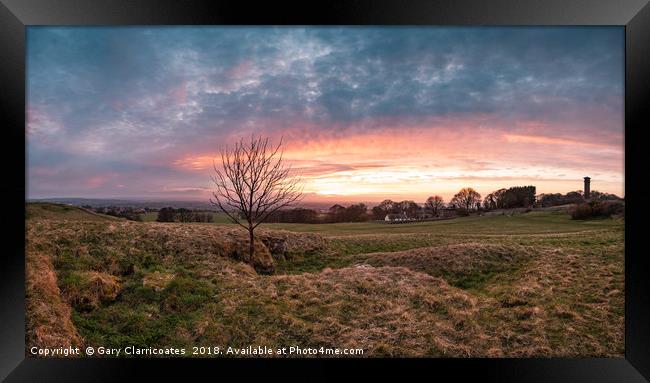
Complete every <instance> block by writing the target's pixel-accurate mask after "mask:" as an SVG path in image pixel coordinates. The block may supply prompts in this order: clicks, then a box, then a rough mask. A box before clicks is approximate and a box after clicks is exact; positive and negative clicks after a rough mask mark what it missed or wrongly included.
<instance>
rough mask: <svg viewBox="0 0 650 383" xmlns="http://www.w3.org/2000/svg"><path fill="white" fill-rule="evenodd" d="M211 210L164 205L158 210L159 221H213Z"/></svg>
mask: <svg viewBox="0 0 650 383" xmlns="http://www.w3.org/2000/svg"><path fill="white" fill-rule="evenodd" d="M212 219H213V216H212V213H211V212H199V211H193V210H190V209H185V208H180V209H174V208H173V207H163V208H162V209H160V210H158V218H157V219H156V221H158V222H177V221H178V222H212Z"/></svg>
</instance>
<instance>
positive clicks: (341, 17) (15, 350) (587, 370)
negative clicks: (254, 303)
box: [0, 0, 650, 382]
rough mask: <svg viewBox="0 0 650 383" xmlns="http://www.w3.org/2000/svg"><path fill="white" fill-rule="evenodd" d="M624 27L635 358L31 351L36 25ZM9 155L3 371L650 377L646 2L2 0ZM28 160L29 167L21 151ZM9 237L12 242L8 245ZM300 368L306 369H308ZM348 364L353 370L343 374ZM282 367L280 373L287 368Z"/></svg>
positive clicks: (630, 340) (10, 374)
mask: <svg viewBox="0 0 650 383" xmlns="http://www.w3.org/2000/svg"><path fill="white" fill-rule="evenodd" d="M152 24H153V25H186V24H188V25H207V24H245V25H253V24H264V25H328V24H334V25H343V24H346V25H384V24H401V25H616V26H621V27H624V28H625V40H626V43H625V44H626V53H625V57H626V62H625V70H626V73H625V163H626V166H625V190H626V193H625V198H626V205H627V209H626V210H627V211H626V222H625V233H626V239H625V304H626V305H625V358H618V359H616V358H614V359H555V358H548V359H417V360H384V359H382V360H379V359H369V360H359V359H354V360H350V359H344V360H340V359H337V360H331V359H330V360H323V359H319V360H313V361H312V360H279V361H278V360H263V359H262V360H260V359H255V360H251V359H246V360H242V359H237V360H223V359H219V360H214V359H210V360H187V359H172V360H170V359H164V360H161V359H157V360H133V359H131V360H124V359H120V360H117V359H77V360H73V359H36V358H27V359H26V358H25V307H24V306H25V287H24V284H25V255H24V245H25V238H24V236H25V232H24V229H25V226H24V225H25V220H24V218H25V211H24V202H25V191H26V184H25V169H26V168H25V162H24V161H25V158H26V157H25V155H26V146H25V48H26V45H25V29H26V27H27V26H30V25H152ZM0 48H1V49H0V113H1V114H2V125H0V126H1V127H2V129H3V137H4V140H3V141H2V143H3V150H2V160H3V161H2V163H3V164H4V165H5V168H9V177H7V178H5V182H6V183H5V184H4V187H3V189H4V190H3V192H4V193H5V194H6V195H5V197H4V199H3V200H4V203H5V214H4V215H3V223H4V225H3V226H4V227H5V229H3V230H2V235H3V244H5V246H4V252H3V253H2V256H0V273H1V275H0V284H1V288H0V334H1V335H0V378H5V377H6V379H7V381H77V380H92V381H104V380H106V381H119V380H120V379H126V380H128V381H131V380H136V379H138V378H142V379H144V378H147V379H149V380H152V374H154V373H156V374H159V375H162V376H163V377H171V376H172V375H174V374H181V375H182V376H183V377H185V378H187V377H188V376H189V375H190V374H192V375H193V374H196V373H207V375H206V376H207V377H208V379H211V380H212V379H215V378H217V379H218V378H225V376H226V375H225V372H224V370H229V371H231V372H235V376H233V377H232V378H235V379H240V378H248V377H249V375H250V374H252V373H257V374H260V376H259V377H260V378H262V379H267V378H272V377H274V376H277V377H280V378H282V379H284V378H291V377H295V378H306V379H309V378H324V377H329V378H332V379H338V378H350V377H352V376H353V375H356V376H357V377H364V378H365V379H368V380H369V379H371V377H370V376H371V375H381V376H382V377H384V378H396V379H405V378H406V379H408V377H409V376H410V375H412V376H413V377H415V376H416V374H424V375H423V376H424V377H430V378H431V379H437V378H440V377H444V376H449V377H450V378H453V379H454V380H466V379H467V378H470V377H473V378H476V379H480V380H487V381H499V382H510V381H531V382H558V381H571V382H581V381H589V382H643V381H645V380H650V298H648V297H650V282H649V280H650V279H649V278H647V277H646V275H645V273H646V272H647V271H648V270H650V268H649V267H648V266H649V264H650V263H649V262H648V257H647V255H646V254H645V253H644V251H643V249H644V247H643V244H644V242H643V238H644V237H643V235H644V229H645V228H644V227H643V219H644V218H645V217H647V214H646V213H647V212H648V209H647V207H646V206H645V205H647V203H646V201H644V200H643V190H642V189H641V182H642V181H643V176H644V168H643V163H644V162H643V158H644V157H643V153H642V151H643V146H644V140H643V129H644V128H647V127H648V126H650V125H649V124H648V122H647V120H648V119H647V118H644V112H645V111H646V110H647V108H648V106H650V102H649V101H650V100H649V98H648V95H649V94H650V5H648V1H646V0H630V1H622V0H618V1H614V0H545V1H541V0H489V1H487V0H486V1H476V0H474V1H472V0H438V1H431V0H429V1H426V0H410V1H406V2H405V1H386V0H382V1H378V0H362V1H361V0H348V1H337V2H326V1H316V2H314V1H309V2H307V1H305V2H301V3H296V4H293V3H290V2H285V3H279V2H268V1H267V2H259V3H255V2H250V1H233V0H229V1H198V0H194V1H180V0H96V1H90V0H86V1H84V0H0ZM20 159H23V163H22V167H21V161H20ZM6 244H9V246H7V245H6ZM298 368H300V372H298V370H297V369H298ZM341 368H346V370H347V371H352V372H351V373H350V372H343V371H342V370H341ZM280 370H282V371H280Z"/></svg>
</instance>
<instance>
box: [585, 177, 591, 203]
mask: <svg viewBox="0 0 650 383" xmlns="http://www.w3.org/2000/svg"><path fill="white" fill-rule="evenodd" d="M590 183H591V178H589V177H585V193H584V195H585V199H589V194H590V193H591V189H590Z"/></svg>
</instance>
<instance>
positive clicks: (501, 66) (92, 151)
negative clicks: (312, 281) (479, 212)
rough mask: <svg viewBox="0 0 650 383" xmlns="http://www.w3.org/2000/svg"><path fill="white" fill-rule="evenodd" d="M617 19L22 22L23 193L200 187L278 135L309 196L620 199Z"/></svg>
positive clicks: (181, 192) (180, 195)
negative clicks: (579, 23)
mask: <svg viewBox="0 0 650 383" xmlns="http://www.w3.org/2000/svg"><path fill="white" fill-rule="evenodd" d="M623 92H624V31H623V28H619V27H468V28H464V27H462V28H461V27H446V28H442V27H373V28H370V27H324V28H314V27H255V28H252V27H28V28H27V110H26V113H27V126H26V135H27V137H26V138H27V169H26V170H27V190H28V192H27V197H28V198H53V197H84V198H123V199H175V200H178V199H186V200H206V201H207V199H208V198H209V196H210V193H211V191H212V190H213V187H212V184H211V180H210V176H211V174H212V172H213V169H212V165H213V160H214V159H217V160H218V158H219V153H220V151H221V150H222V149H223V148H225V147H227V146H228V145H231V144H232V143H233V142H235V141H237V140H238V139H240V138H241V137H249V136H250V135H251V134H257V135H261V136H264V137H269V139H270V140H271V142H274V143H279V142H280V141H279V140H280V138H282V142H283V149H284V159H285V161H286V163H287V165H290V166H291V169H292V174H293V175H295V176H299V177H300V178H301V180H302V185H303V189H304V200H309V201H325V202H327V201H332V202H359V201H366V202H376V201H381V200H383V199H386V198H391V199H394V200H403V199H412V200H415V201H417V202H423V201H424V200H425V199H426V197H428V196H430V195H436V194H437V195H441V196H443V198H445V200H449V199H450V198H451V197H452V196H453V194H454V193H455V192H457V191H458V190H459V189H460V188H462V187H473V188H474V189H476V190H477V191H478V192H479V193H481V194H482V195H486V194H488V193H490V192H492V191H494V190H497V189H499V188H502V187H509V186H517V185H535V186H536V187H537V192H538V193H566V192H568V191H573V190H580V189H582V178H583V177H585V176H589V177H591V179H592V180H591V185H592V186H591V188H592V190H599V191H602V192H609V193H615V194H617V195H620V196H623V195H624V178H623V176H624V162H623V160H624V148H623V144H624V128H623V112H624V110H623V99H624V97H623V94H624V93H623Z"/></svg>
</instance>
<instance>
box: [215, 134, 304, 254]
mask: <svg viewBox="0 0 650 383" xmlns="http://www.w3.org/2000/svg"><path fill="white" fill-rule="evenodd" d="M281 147H282V140H280V143H279V144H278V145H277V146H275V147H274V146H270V145H269V139H268V138H262V137H255V136H254V135H252V136H251V137H250V142H245V141H244V139H243V138H242V139H240V140H239V142H237V143H236V144H235V145H234V146H233V147H227V148H226V149H224V150H223V151H222V152H221V165H222V169H218V168H217V165H216V164H213V167H214V172H215V174H214V175H213V176H212V181H213V182H214V183H215V185H216V190H215V191H214V192H213V193H212V198H210V202H211V203H212V204H213V205H215V206H217V207H218V208H219V209H220V210H221V211H223V212H224V213H225V214H226V215H227V216H228V218H230V220H231V221H232V222H233V223H236V224H238V225H239V226H241V227H243V228H244V229H246V230H248V234H249V239H250V244H249V256H250V257H251V259H252V257H253V253H254V252H255V246H254V240H255V234H254V231H255V228H256V227H257V226H259V225H260V224H261V223H262V222H264V221H265V220H266V219H267V218H268V217H269V216H270V215H271V214H273V213H274V212H275V211H277V210H279V209H281V208H283V207H287V206H290V205H292V204H293V203H294V202H296V201H298V199H299V198H300V197H301V195H302V187H301V186H300V185H299V181H300V180H299V178H297V177H291V176H290V175H289V172H290V170H291V167H290V166H285V165H284V164H283V162H282V151H281V150H280V148H281Z"/></svg>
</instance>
